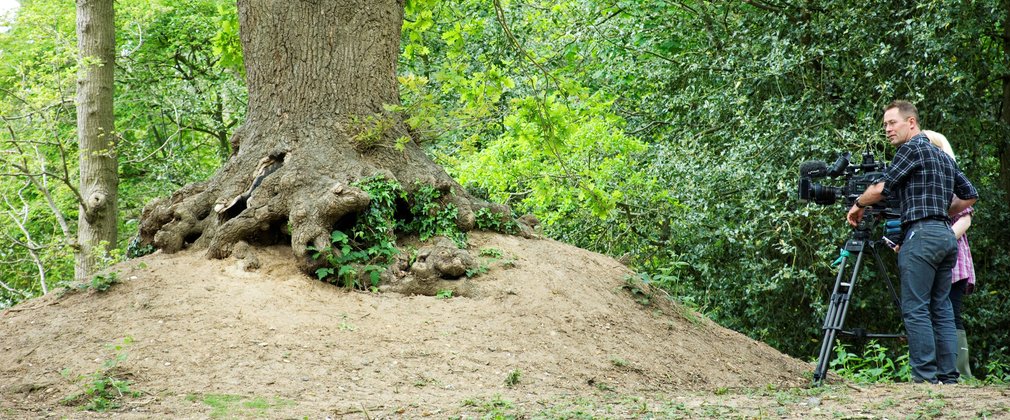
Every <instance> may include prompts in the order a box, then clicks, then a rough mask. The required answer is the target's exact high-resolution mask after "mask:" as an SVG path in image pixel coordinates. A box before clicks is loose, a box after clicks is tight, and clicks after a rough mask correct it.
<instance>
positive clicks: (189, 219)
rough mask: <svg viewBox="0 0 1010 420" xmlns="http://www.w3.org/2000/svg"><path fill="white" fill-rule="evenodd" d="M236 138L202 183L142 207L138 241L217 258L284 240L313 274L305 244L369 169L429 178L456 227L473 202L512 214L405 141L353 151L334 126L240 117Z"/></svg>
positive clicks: (412, 180) (357, 199) (337, 219)
mask: <svg viewBox="0 0 1010 420" xmlns="http://www.w3.org/2000/svg"><path fill="white" fill-rule="evenodd" d="M268 138H269V139H274V140H273V141H266V140H265V139H268ZM236 139H238V140H240V141H241V143H240V144H241V145H242V147H241V148H240V149H239V150H240V152H239V153H238V154H236V155H234V156H232V158H231V160H229V161H228V162H227V163H226V164H225V166H224V167H222V168H221V169H220V170H219V171H218V172H217V173H216V174H215V175H214V176H213V177H212V178H211V179H210V180H209V181H207V182H203V183H198V184H191V185H188V186H186V187H184V188H183V189H181V190H179V191H178V192H176V193H175V194H173V195H172V197H171V198H169V199H167V200H154V201H152V202H151V203H150V204H149V205H148V206H147V207H145V209H144V214H143V218H142V221H141V226H140V235H141V243H142V244H152V245H154V247H155V248H158V249H161V250H163V251H164V252H166V253H173V252H177V251H179V250H181V249H184V248H187V247H197V248H206V250H207V254H206V255H207V256H208V257H209V258H225V257H228V256H229V255H231V253H232V251H233V247H234V245H235V244H237V243H242V242H247V243H249V244H251V245H270V244H275V243H280V242H284V241H289V242H290V244H291V247H292V250H293V252H294V257H295V258H297V260H298V264H299V266H300V267H301V268H302V269H303V270H304V271H306V272H313V271H314V270H315V269H316V268H318V267H320V266H321V264H322V261H316V260H314V259H313V258H312V257H311V255H312V250H313V249H316V250H321V249H325V248H327V247H329V245H330V233H331V232H332V231H333V230H334V229H335V228H336V227H338V226H343V227H347V226H348V225H350V224H353V222H354V220H356V218H357V215H358V214H359V213H361V212H362V211H363V210H365V209H366V208H367V207H368V205H369V202H370V198H369V196H368V194H367V193H365V191H363V190H361V189H360V188H357V187H355V186H353V183H354V182H355V181H358V180H362V179H365V178H367V177H372V176H382V177H384V178H387V179H389V180H392V181H396V182H398V183H399V184H400V185H401V186H402V187H403V188H404V190H406V191H407V192H408V193H412V192H414V191H415V190H416V189H417V188H419V187H420V186H422V185H425V184H427V185H432V186H434V187H435V188H436V189H437V190H438V191H439V192H441V197H442V200H444V203H443V204H448V203H451V204H453V205H455V206H456V208H457V209H458V210H459V211H458V215H457V219H456V225H457V226H458V227H459V229H460V230H462V231H464V232H466V231H469V230H471V229H473V228H474V224H475V212H476V211H477V210H479V209H481V208H489V209H491V210H492V211H493V212H495V213H498V214H500V215H501V216H502V217H503V218H511V217H512V216H511V211H510V210H509V209H508V207H506V206H502V205H493V204H489V203H486V202H484V201H482V200H478V199H475V198H473V197H471V196H470V195H469V194H467V193H466V192H465V191H464V190H463V189H462V188H461V187H460V186H459V185H458V184H457V183H456V182H455V181H454V180H452V178H450V177H449V176H448V175H447V174H446V173H445V172H444V171H443V170H442V168H441V167H439V166H438V165H436V164H435V163H434V162H432V161H431V160H430V159H428V158H427V157H426V156H425V155H424V154H423V152H422V151H421V150H420V149H419V148H418V147H417V146H416V145H414V144H413V143H410V144H408V145H407V147H406V148H405V149H404V150H403V151H398V150H395V149H393V148H391V147H388V148H385V147H377V148H370V149H368V150H366V151H364V152H361V151H359V150H357V149H356V148H355V147H354V141H353V140H352V139H351V138H350V137H348V136H347V134H346V133H344V130H343V127H342V126H341V125H340V124H338V123H335V122H333V123H330V124H321V123H319V122H318V121H317V122H313V123H312V124H304V125H301V126H298V127H290V126H289V127H287V128H286V129H285V128H280V127H265V128H264V127H258V126H255V125H248V126H245V127H243V129H242V131H241V132H239V133H236Z"/></svg>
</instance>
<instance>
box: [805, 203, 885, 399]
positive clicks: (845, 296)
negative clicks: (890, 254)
mask: <svg viewBox="0 0 1010 420" xmlns="http://www.w3.org/2000/svg"><path fill="white" fill-rule="evenodd" d="M872 219H874V220H864V223H861V224H860V225H859V226H858V227H856V228H855V229H853V230H852V233H851V234H850V235H849V239H848V240H847V241H846V242H845V247H844V248H843V251H842V256H841V257H840V262H841V264H839V269H838V277H836V278H835V290H834V291H833V292H832V293H831V302H830V304H829V306H828V313H827V315H826V316H825V317H824V326H823V327H821V329H823V330H824V341H823V342H822V343H821V352H820V354H819V355H818V356H817V368H816V369H814V385H815V386H816V385H820V384H821V382H822V381H823V380H824V378H825V377H826V376H827V374H828V364H829V363H830V362H831V358H832V355H833V353H832V347H833V346H834V342H835V338H836V337H837V336H838V334H842V335H844V336H849V337H857V338H860V339H866V338H903V337H905V335H904V334H872V333H867V332H866V330H864V329H862V328H854V329H852V330H844V329H842V328H843V325H844V324H845V313H846V312H847V311H848V309H849V301H850V300H851V298H852V293H853V291H854V290H855V288H856V280H858V279H859V269H860V267H861V266H862V264H863V257H864V256H865V254H866V252H865V251H867V249H868V250H869V252H870V253H872V254H873V258H874V259H875V260H876V261H877V267H878V269H877V274H878V277H880V279H881V280H883V281H884V284H886V285H887V289H888V290H890V291H891V296H892V297H893V298H894V304H895V306H897V307H898V313H901V302H900V301H899V300H898V294H897V293H896V292H895V291H894V285H893V284H892V283H891V279H890V278H889V277H888V276H887V272H886V270H885V269H884V262H883V261H882V260H881V259H880V253H878V252H877V246H879V245H880V243H881V242H882V241H881V240H872V239H871V232H872V227H873V225H874V224H875V222H876V220H875V219H876V218H875V217H873V218H872ZM850 256H855V257H856V260H855V261H856V262H855V264H853V267H852V276H851V277H849V280H848V281H843V280H842V279H844V278H845V271H846V270H845V269H846V263H847V261H848V260H849V257H850Z"/></svg>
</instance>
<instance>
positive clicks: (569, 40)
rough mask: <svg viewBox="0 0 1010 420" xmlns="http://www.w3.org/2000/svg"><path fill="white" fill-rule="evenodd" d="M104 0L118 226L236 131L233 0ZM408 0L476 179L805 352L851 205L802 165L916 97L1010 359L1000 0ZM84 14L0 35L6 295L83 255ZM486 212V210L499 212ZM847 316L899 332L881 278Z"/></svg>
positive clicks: (467, 174)
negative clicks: (819, 194)
mask: <svg viewBox="0 0 1010 420" xmlns="http://www.w3.org/2000/svg"><path fill="white" fill-rule="evenodd" d="M116 6H117V13H118V15H117V20H118V21H119V22H120V24H119V26H118V27H117V30H118V45H119V51H120V56H119V57H120V58H119V61H118V62H117V64H118V65H119V66H120V67H119V69H118V72H117V83H118V84H117V96H116V101H117V102H116V104H117V105H116V106H117V125H118V129H119V132H120V136H121V138H122V142H123V147H122V148H121V150H119V153H120V155H121V162H122V167H121V171H120V172H121V173H120V175H121V177H122V184H121V188H122V190H123V191H122V193H121V194H122V195H121V202H122V204H121V207H122V220H123V223H124V228H123V229H121V231H122V232H124V233H123V235H124V237H125V236H128V235H130V234H131V232H132V231H135V229H136V227H135V225H134V224H135V221H136V219H137V217H138V213H139V209H140V208H141V206H142V205H143V204H144V203H145V202H146V201H148V200H149V199H150V198H151V197H154V196H159V195H165V194H167V193H168V192H170V191H172V190H174V189H177V188H178V187H180V186H182V185H184V184H186V183H187V182H191V181H194V180H200V179H204V178H206V177H207V175H208V174H209V173H211V172H212V171H213V170H214V168H215V167H216V166H217V164H218V162H219V161H220V159H221V158H222V157H224V156H227V154H228V153H229V145H228V142H227V139H228V138H229V135H230V132H231V130H232V129H233V128H234V127H235V126H236V124H237V123H238V122H239V121H240V120H241V118H242V116H243V109H244V104H243V98H244V95H245V93H244V88H243V85H242V81H241V80H240V78H241V52H240V50H239V49H238V48H237V35H236V26H235V17H234V14H235V11H234V4H233V3H230V2H226V1H223V0H221V1H215V0H202V1H195V2H173V1H168V0H160V1H155V2H149V1H144V2H141V1H133V0H124V1H119V2H117V4H116ZM406 12H407V13H406V21H405V23H404V26H403V32H402V33H403V54H402V56H401V62H400V67H399V75H400V83H401V93H402V98H403V104H402V105H400V106H392V105H391V106H390V109H392V110H396V111H398V112H400V113H401V114H402V115H403V116H404V117H405V118H406V120H407V122H408V124H409V125H410V127H411V129H412V130H413V133H414V134H415V135H416V137H417V138H418V139H419V140H420V141H423V142H424V143H425V144H426V145H427V146H428V147H429V150H430V152H431V154H432V156H434V157H435V158H436V159H437V160H438V161H439V162H440V163H441V164H443V165H445V166H446V168H447V170H448V171H449V172H450V173H451V174H452V175H453V176H455V177H456V179H457V180H459V181H460V183H461V184H463V185H464V186H465V187H466V188H467V189H468V191H469V192H470V193H472V194H474V195H477V196H481V197H485V198H488V199H490V200H493V201H497V202H503V203H506V204H509V205H510V206H512V207H513V208H514V209H515V210H516V211H517V213H519V214H523V213H532V214H534V215H536V216H537V217H538V218H539V220H540V221H541V223H542V226H543V228H544V231H545V233H546V234H548V235H549V236H551V237H554V238H557V239H560V240H563V241H566V242H569V243H572V244H575V245H578V246H581V247H585V248H588V249H592V250H595V251H599V252H603V253H607V254H609V255H613V256H615V257H619V256H623V257H625V260H627V261H630V264H631V265H632V266H633V268H635V269H636V270H637V271H639V272H641V273H642V275H641V278H643V279H647V280H648V281H650V282H651V283H653V284H655V285H659V286H662V287H664V288H666V289H667V290H668V291H669V292H670V293H671V294H672V295H673V296H676V297H677V299H679V300H680V301H682V302H683V303H685V304H687V305H690V306H692V307H693V308H695V309H697V310H698V311H700V312H702V313H704V314H706V315H707V316H709V317H711V318H713V319H715V320H716V321H718V322H719V323H721V324H723V325H725V326H727V327H729V328H733V329H735V330H738V331H741V332H744V333H746V334H748V335H750V336H752V337H754V338H757V339H760V340H762V341H765V342H767V343H769V344H771V345H773V346H775V347H776V348H779V349H781V350H783V351H785V352H787V353H790V354H792V355H795V356H799V357H804V358H809V357H810V355H812V354H814V353H815V351H816V348H817V347H819V345H820V343H819V341H820V337H821V332H820V325H821V323H822V318H821V317H822V316H823V313H824V310H825V308H826V305H827V299H828V294H829V293H830V290H831V287H832V284H833V279H834V276H835V274H834V273H835V269H834V268H833V267H831V265H830V263H831V261H833V260H834V259H835V257H837V255H838V246H839V245H840V244H841V243H842V242H843V241H844V239H845V237H846V235H847V234H848V232H849V229H848V227H847V225H845V223H844V221H843V219H844V213H845V209H843V208H841V206H838V205H835V206H816V205H813V204H802V203H798V202H797V200H796V193H795V189H796V187H795V185H796V178H797V176H798V170H797V168H798V166H799V164H800V163H801V162H803V161H805V160H811V159H819V160H833V159H834V157H835V156H836V155H837V154H838V153H840V152H843V151H849V152H853V153H854V154H858V153H860V152H863V151H866V150H868V151H871V152H873V153H875V154H876V155H877V156H878V157H879V158H890V156H892V155H893V153H894V148H893V147H891V146H890V145H888V143H887V142H886V141H885V140H884V138H883V136H881V129H880V114H881V110H880V108H881V106H882V105H884V104H886V103H888V102H890V101H891V100H892V99H895V98H907V99H910V100H912V101H914V102H916V103H917V104H918V105H919V108H920V112H921V120H922V122H923V125H924V127H925V128H929V129H934V130H936V131H939V132H942V133H944V134H946V135H947V136H948V138H950V139H951V141H952V144H953V147H954V149H955V151H956V152H958V158H959V160H958V162H959V164H960V165H961V166H962V168H963V169H964V170H965V171H966V173H967V174H968V176H969V177H970V178H971V179H972V180H973V181H974V182H975V183H976V186H977V187H978V188H979V190H980V192H981V195H982V198H981V200H980V201H979V204H978V205H977V217H976V219H975V223H974V226H973V227H972V229H971V230H970V231H969V236H970V237H971V238H972V239H971V240H972V246H973V253H974V256H975V263H976V272H977V275H978V279H979V288H978V292H977V293H976V294H974V295H971V296H969V297H968V298H967V299H966V303H965V314H966V322H967V323H968V330H969V340H970V343H971V346H972V355H973V357H974V359H973V370H975V371H976V373H977V374H985V372H986V367H990V366H991V367H994V368H993V369H994V372H995V371H997V370H999V369H997V368H998V367H1000V366H1007V364H1008V363H1010V355H1007V345H1008V344H1007V343H1006V340H1005V334H1004V333H1003V331H1005V330H1006V329H1007V328H1010V303H1008V302H1010V301H1008V299H1007V293H1006V290H1007V289H1008V286H1010V284H1008V283H1010V274H1008V273H1010V255H1008V253H1007V252H1006V247H1005V244H1006V243H1008V242H1010V230H1008V229H1010V208H1008V207H1010V206H1008V202H1010V195H1008V192H1010V191H1008V190H1010V144H1008V141H1010V140H1008V139H1010V112H1008V110H1006V109H1005V107H1006V106H1007V104H1005V103H1004V102H1005V101H1006V100H1007V99H1006V98H1007V97H1010V94H1008V93H1004V91H1005V92H1010V87H1008V86H1007V84H1008V81H1010V68H1008V64H1010V54H1008V50H1007V47H1008V45H1010V37H1008V36H1007V35H1006V34H1008V33H1010V32H1008V31H1007V26H1006V25H1007V23H1008V13H1010V4H1008V2H1007V1H1006V0H983V1H976V2H959V1H953V0H933V1H923V2H908V1H897V2H895V1H879V0H871V1H868V2H863V3H859V4H856V3H852V2H843V1H838V0H824V1H818V2H812V1H797V2H778V1H768V0H755V1H748V2H707V1H685V2H639V1H628V0H605V1H584V0H552V1H543V0H523V1H494V2H492V3H488V2H473V1H459V2H438V1H435V0H411V1H408V2H407V11H406ZM72 15H73V8H72V6H71V5H66V4H60V3H59V2H55V1H52V0H34V1H26V2H25V4H24V6H23V8H22V9H21V11H19V14H18V17H17V19H18V21H17V22H15V23H14V24H13V25H12V29H11V30H10V31H9V32H6V33H3V34H0V63H2V66H0V79H3V80H2V82H0V116H2V117H3V124H4V126H3V127H0V128H2V129H3V132H2V133H0V141H2V142H3V144H4V146H3V149H2V150H3V153H4V154H3V155H2V159H3V162H4V165H5V166H4V168H3V174H2V175H3V178H0V193H2V194H3V197H4V198H5V199H6V201H5V204H4V205H5V207H3V209H4V210H5V212H4V213H3V214H2V215H0V216H2V217H0V231H2V232H3V233H4V234H5V235H6V238H10V239H12V240H11V241H8V240H4V241H3V242H2V243H0V260H2V262H3V263H2V264H0V279H2V281H3V285H4V287H3V288H0V306H5V305H7V304H10V303H12V302H16V301H19V300H21V299H24V298H26V297H29V296H34V295H37V294H40V293H41V292H42V288H41V285H40V281H39V276H40V269H39V268H38V267H39V266H41V267H43V268H44V270H45V272H46V274H47V276H48V277H47V278H48V279H49V282H50V283H52V284H56V283H59V282H60V281H62V280H66V279H69V278H70V271H71V270H72V267H71V266H70V262H69V261H70V259H69V257H68V256H69V252H68V248H67V247H68V246H70V244H69V242H68V238H70V237H72V235H71V234H72V232H73V223H74V220H76V215H75V213H76V204H75V197H74V194H73V191H72V186H73V184H74V179H76V178H75V177H76V169H75V164H74V163H73V162H75V161H76V158H75V156H74V153H75V148H74V145H73V144H72V140H71V139H72V138H73V136H72V133H73V129H74V127H73V124H74V116H73V113H74V108H73V106H72V105H73V104H72V100H71V99H69V98H71V97H72V91H73V77H74V65H75V63H74V41H73V37H74V31H73V16H72ZM29 22H30V23H29ZM17 162H26V163H24V164H22V165H21V166H13V164H14V163H17ZM64 162H67V163H64ZM22 167H24V168H25V170H21V169H19V168H22ZM64 167H66V168H67V169H66V170H64V169H63V168H64ZM27 173H46V174H49V175H47V177H37V179H38V182H37V183H36V184H32V183H31V182H30V181H29V180H28V179H26V177H25V176H24V175H25V174H27ZM8 175H17V176H8ZM40 185H41V186H40ZM424 191H426V190H423V191H422V193H421V194H420V196H419V197H420V199H419V200H417V201H415V202H412V203H411V205H413V206H415V207H417V208H415V209H414V210H415V212H418V213H422V212H423V213H425V214H432V213H431V212H432V211H434V212H435V213H437V214H439V215H440V216H438V217H436V218H432V219H425V220H426V221H427V222H429V223H432V224H431V225H430V226H429V225H420V224H419V223H421V222H422V221H420V220H413V221H409V222H408V223H414V225H411V226H406V225H404V226H401V228H408V229H410V230H414V231H415V232H419V233H420V234H422V235H425V234H437V233H439V232H440V230H444V229H446V226H442V225H440V224H439V220H442V219H444V220H443V222H444V221H445V220H451V217H452V215H451V214H450V213H451V212H452V210H453V209H449V208H441V207H440V208H438V209H434V208H429V209H425V208H424V206H425V205H426V204H425V203H428V204H430V203H433V202H434V200H435V199H437V197H428V199H427V200H425V199H424V198H425V197H426V196H425V195H424V194H425V193H424ZM47 192H48V195H47ZM428 192H429V193H432V191H428ZM47 197H50V199H47ZM7 209H9V211H6V210H7ZM440 212H445V214H441V213H440ZM488 216H490V215H483V216H482V215H480V214H478V222H479V223H481V224H484V225H487V226H492V227H499V228H502V229H501V230H504V229H510V228H509V227H507V226H504V225H502V226H498V225H495V224H496V223H499V224H500V223H503V222H501V221H500V220H496V219H494V218H493V217H488ZM364 217H365V218H369V217H378V218H385V219H384V220H386V221H387V222H388V221H389V220H390V219H389V218H388V217H386V216H383V215H380V214H371V213H368V214H366V215H364ZM61 220H67V221H68V222H64V223H61ZM384 223H385V222H384ZM63 225H67V227H66V228H64V227H63ZM20 226H23V227H25V229H21V228H20ZM384 226H388V225H384ZM385 232H386V231H385V230H382V229H380V231H376V234H378V235H385V234H387V233H385ZM363 235H364V233H363ZM345 236H346V238H343V239H346V242H347V244H348V245H350V244H351V243H352V242H353V241H359V242H361V244H362V245H364V248H362V249H368V248H369V247H370V246H373V245H374V243H377V242H374V241H373V242H371V245H368V244H369V243H370V242H369V240H367V239H362V238H361V237H358V236H357V234H355V233H352V234H351V235H345ZM336 239H337V240H338V242H340V240H341V238H336ZM123 242H125V241H123ZM340 243H341V245H342V244H343V242H340ZM32 244H34V245H32ZM120 245H121V246H124V245H125V244H122V243H121V244H120ZM29 250H32V251H31V252H29ZM888 252H889V251H888ZM884 257H885V259H887V260H888V261H893V258H892V257H891V255H885V256H884ZM33 258H34V259H33ZM33 261H40V262H41V264H36V263H34V262H33ZM892 263H893V262H889V263H888V264H892ZM869 268H870V270H871V273H868V274H869V275H872V274H873V273H872V271H873V270H878V269H880V268H878V267H872V264H871V267H869ZM886 269H887V270H889V271H890V273H891V276H892V278H893V279H895V280H896V274H895V271H894V270H893V267H888V268H886ZM866 278H867V279H871V277H870V276H867V277H866ZM848 324H849V325H853V326H863V327H866V328H868V329H870V330H874V331H881V332H891V331H893V330H895V329H897V328H899V327H900V316H899V314H898V311H897V309H896V308H894V306H893V304H892V303H891V302H890V300H889V296H888V294H887V292H886V289H885V288H884V287H883V285H880V284H878V282H876V281H875V280H868V281H866V282H865V283H864V286H862V287H861V289H860V290H859V292H858V295H857V300H856V301H855V302H854V304H853V307H852V308H851V310H850V313H849V317H848ZM889 347H891V348H895V347H900V346H897V345H896V346H889ZM877 349H879V348H876V349H874V348H872V347H871V348H870V350H871V353H865V351H862V350H853V353H857V354H872V355H874V356H873V357H877V356H876V354H878V353H874V352H876V351H877ZM899 351H900V349H899ZM1001 372H1002V371H1001Z"/></svg>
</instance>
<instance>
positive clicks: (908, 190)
mask: <svg viewBox="0 0 1010 420" xmlns="http://www.w3.org/2000/svg"><path fill="white" fill-rule="evenodd" d="M880 180H881V181H883V182H884V191H883V193H884V195H885V196H888V197H889V196H890V195H891V193H892V192H897V193H898V200H899V201H900V202H901V225H902V226H903V227H908V225H909V224H911V223H912V222H915V221H918V220H922V219H936V220H943V221H946V222H948V223H950V216H949V215H948V214H947V211H948V210H949V209H950V203H951V201H952V200H953V197H954V196H955V195H957V196H958V197H959V198H961V199H962V200H967V199H971V198H978V191H976V190H975V186H973V185H971V182H970V181H968V178H967V177H965V176H964V173H962V172H961V170H960V169H958V168H957V164H956V163H954V159H952V158H951V157H950V156H948V155H947V154H946V153H944V152H943V151H942V150H940V148H939V147H936V146H933V145H932V144H930V143H929V139H928V138H926V135H925V134H919V135H917V136H915V137H912V138H911V139H909V140H908V141H907V142H905V144H903V145H901V146H900V147H898V153H896V154H895V155H894V159H893V160H891V166H888V167H887V170H886V171H885V172H884V176H883V177H882V178H881V179H880Z"/></svg>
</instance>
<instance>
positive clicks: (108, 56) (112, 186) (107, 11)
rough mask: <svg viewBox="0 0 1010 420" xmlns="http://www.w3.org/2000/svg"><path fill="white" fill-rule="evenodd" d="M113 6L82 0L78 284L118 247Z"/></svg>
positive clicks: (106, 0)
mask: <svg viewBox="0 0 1010 420" xmlns="http://www.w3.org/2000/svg"><path fill="white" fill-rule="evenodd" d="M112 3H113V0H77V46H78V50H79V51H80V63H79V65H80V69H79V70H78V78H77V139H78V146H79V152H80V157H79V160H80V167H81V191H80V192H81V198H82V201H83V202H82V203H80V216H79V217H78V227H77V241H78V244H79V249H78V250H77V254H76V263H75V267H74V277H75V279H76V280H86V279H87V278H88V277H89V276H90V275H91V274H92V273H93V272H94V271H95V269H96V265H97V260H98V257H100V256H101V254H103V253H104V250H108V249H112V248H115V246H116V228H117V226H116V211H117V204H116V195H117V190H118V188H119V175H118V172H117V170H118V161H117V158H116V134H115V127H114V123H115V119H114V117H113V112H112V93H113V83H114V79H113V72H114V69H115V59H114V55H113V54H114V52H115V48H116V36H115V19H114V13H113V9H112ZM103 242H104V243H105V246H104V248H103V247H102V246H101V245H102V243H103Z"/></svg>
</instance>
